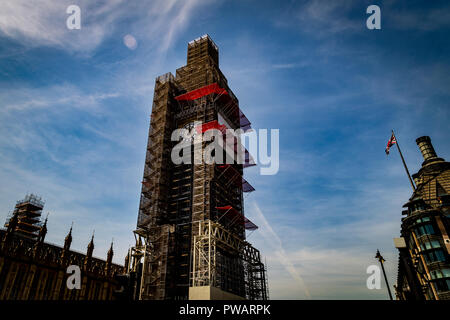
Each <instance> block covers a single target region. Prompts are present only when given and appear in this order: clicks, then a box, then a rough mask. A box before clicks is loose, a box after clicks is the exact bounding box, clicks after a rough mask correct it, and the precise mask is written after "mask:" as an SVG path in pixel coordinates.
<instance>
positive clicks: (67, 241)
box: [64, 223, 73, 251]
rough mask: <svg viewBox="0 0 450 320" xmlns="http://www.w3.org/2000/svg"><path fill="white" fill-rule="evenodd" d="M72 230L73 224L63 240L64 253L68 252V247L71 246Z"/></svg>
mask: <svg viewBox="0 0 450 320" xmlns="http://www.w3.org/2000/svg"><path fill="white" fill-rule="evenodd" d="M72 228H73V223H72V225H71V226H70V230H69V233H68V234H67V236H66V238H65V239H64V251H69V250H70V245H71V244H72Z"/></svg>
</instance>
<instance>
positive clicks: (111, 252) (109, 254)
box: [105, 241, 114, 275]
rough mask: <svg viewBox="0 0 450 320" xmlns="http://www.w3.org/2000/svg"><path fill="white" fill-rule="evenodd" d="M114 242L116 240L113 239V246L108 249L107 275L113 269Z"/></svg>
mask: <svg viewBox="0 0 450 320" xmlns="http://www.w3.org/2000/svg"><path fill="white" fill-rule="evenodd" d="M113 242H114V241H111V247H110V248H109V250H108V254H107V258H106V267H105V272H106V274H107V275H108V274H109V272H110V271H111V266H112V258H113V255H114V250H113Z"/></svg>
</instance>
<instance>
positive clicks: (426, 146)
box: [416, 136, 444, 166]
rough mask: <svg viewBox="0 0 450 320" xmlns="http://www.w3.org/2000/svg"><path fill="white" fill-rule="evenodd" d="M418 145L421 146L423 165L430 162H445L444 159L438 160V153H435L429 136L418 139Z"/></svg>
mask: <svg viewBox="0 0 450 320" xmlns="http://www.w3.org/2000/svg"><path fill="white" fill-rule="evenodd" d="M416 143H417V145H418V146H419V149H420V152H422V156H423V159H424V162H423V163H422V166H423V165H426V164H428V163H430V162H435V161H443V160H444V159H441V158H438V156H437V155H436V151H434V148H433V145H432V144H431V139H430V137H429V136H423V137H420V138H417V139H416Z"/></svg>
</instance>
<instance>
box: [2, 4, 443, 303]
mask: <svg viewBox="0 0 450 320" xmlns="http://www.w3.org/2000/svg"><path fill="white" fill-rule="evenodd" d="M71 4H77V5H79V6H80V7H81V19H82V22H81V30H68V29H67V28H66V19H67V17H68V14H66V8H67V7H68V6H69V5H71ZM371 4H377V5H379V6H380V7H381V20H382V21H381V24H382V25H381V26H382V29H381V30H374V31H371V30H368V29H367V28H366V18H367V16H368V15H367V14H366V13H365V12H366V8H367V7H368V6H369V5H371ZM449 29H450V6H449V4H448V3H447V2H446V1H432V2H431V1H427V2H426V1H356V0H355V1H318V0H315V1H285V2H279V1H199V0H194V1H188V0H186V1H174V0H173V1H170V0H169V1H167V0H165V1H163V0H155V1H133V0H132V1H130V0H129V1H125V0H108V1H106V0H105V1H95V3H94V2H93V1H80V0H70V1H66V0H61V1H57V2H55V1H50V0H41V1H36V2H33V1H26V0H6V1H2V2H1V3H0V220H1V221H2V223H3V221H4V220H5V219H6V216H7V214H8V212H10V211H11V210H12V209H13V207H14V204H15V201H16V200H18V199H20V198H22V197H23V196H24V195H25V194H26V193H27V192H34V193H37V194H39V195H41V196H42V197H43V198H44V199H45V200H46V205H45V212H49V213H50V216H49V233H48V236H47V239H48V241H50V242H53V243H57V244H62V242H63V239H64V236H65V234H66V233H67V231H68V229H69V228H70V224H71V223H72V221H73V222H74V242H73V246H72V247H73V249H75V250H77V251H85V250H86V246H87V243H88V241H89V238H90V235H91V234H92V232H93V230H95V240H96V241H95V245H96V247H95V250H94V255H95V256H98V257H103V258H104V257H106V251H107V250H108V247H109V244H110V242H111V240H112V238H114V244H115V257H114V260H115V262H118V263H123V258H124V255H125V252H126V250H127V249H128V246H129V245H132V244H133V236H132V230H133V229H134V227H135V223H136V218H137V210H138V202H139V192H140V187H141V184H140V181H141V177H142V173H143V166H144V158H145V146H146V139H147V131H148V125H149V115H150V111H151V102H152V97H153V87H154V79H155V77H156V76H158V75H161V74H163V73H166V72H169V71H170V72H172V73H174V72H175V69H176V68H178V67H180V66H183V65H184V64H185V63H186V60H185V59H186V49H187V42H189V41H190V40H193V39H195V38H197V37H199V36H201V35H203V34H205V33H207V34H209V35H210V36H211V37H212V38H213V40H214V41H215V42H216V44H217V45H218V46H219V52H220V67H221V70H222V71H223V72H224V74H225V75H226V76H227V78H228V81H229V84H230V87H231V88H232V90H233V92H234V93H235V94H236V95H237V97H238V98H239V100H240V105H241V107H242V109H243V110H244V112H245V113H246V115H247V117H248V118H249V119H250V121H251V122H252V126H253V128H256V129H258V128H268V129H270V128H274V129H280V171H279V173H278V174H277V175H274V176H261V175H259V170H258V168H249V169H247V170H248V171H246V178H247V180H248V181H249V182H250V183H251V184H252V185H253V186H254V187H255V188H256V191H255V192H253V193H251V194H250V195H248V196H247V197H246V198H245V213H246V215H247V216H249V217H250V218H251V219H253V220H254V222H255V223H256V224H258V225H259V226H260V228H259V230H257V231H255V232H253V233H252V234H251V235H249V241H250V242H252V243H253V244H254V246H256V247H257V248H259V249H260V250H261V252H262V254H263V255H264V257H265V259H266V261H267V264H268V275H269V287H270V296H271V298H272V299H307V298H312V299H386V298H387V294H386V291H385V287H384V284H383V286H382V290H368V289H367V288H366V279H367V274H366V268H367V267H368V266H369V265H371V264H375V263H376V260H375V259H374V256H375V252H376V249H377V248H379V249H380V251H381V252H382V254H383V255H384V256H385V258H386V260H387V263H386V268H387V272H388V275H389V281H390V284H391V285H392V284H394V282H395V278H396V270H397V252H396V249H395V248H394V247H393V242H392V238H393V237H397V236H398V235H399V230H400V218H401V206H402V205H403V204H404V203H405V202H406V201H407V199H408V197H409V196H410V194H411V187H410V185H409V182H408V179H407V177H406V175H405V173H404V170H403V168H402V164H401V161H400V159H399V156H398V154H397V152H396V151H395V152H392V153H391V155H390V156H389V157H386V155H385V153H384V147H385V145H386V142H387V140H388V138H389V135H390V130H391V129H393V128H394V129H395V130H396V133H397V137H398V140H399V142H400V146H401V147H402V151H403V153H404V156H405V158H406V162H407V164H408V166H409V168H410V171H411V172H416V171H417V170H418V169H419V167H420V164H421V162H422V159H421V155H420V152H419V150H418V148H417V146H416V144H415V139H416V138H417V137H419V136H422V135H429V136H431V138H432V142H433V144H434V146H435V149H436V150H437V152H438V154H439V155H440V156H442V157H444V158H446V159H449V158H450V144H449V134H450V128H449V126H448V119H449V116H450V105H449V93H450V90H449V85H450V54H449V53H450V52H449V51H450V50H449V49H450V44H449V42H448V32H449ZM127 34H130V35H132V36H133V37H134V38H135V39H136V40H137V47H136V48H134V49H130V48H128V47H127V46H125V45H124V41H123V38H124V36H125V35H127Z"/></svg>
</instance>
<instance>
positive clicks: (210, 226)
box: [191, 220, 268, 300]
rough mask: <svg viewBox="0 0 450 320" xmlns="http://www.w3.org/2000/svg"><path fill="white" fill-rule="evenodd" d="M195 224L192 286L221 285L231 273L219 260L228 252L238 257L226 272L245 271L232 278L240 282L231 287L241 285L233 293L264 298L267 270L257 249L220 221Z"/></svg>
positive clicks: (257, 298) (251, 297)
mask: <svg viewBox="0 0 450 320" xmlns="http://www.w3.org/2000/svg"><path fill="white" fill-rule="evenodd" d="M197 225H198V233H197V235H196V236H194V242H193V257H192V260H193V262H192V274H191V286H192V287H201V286H212V287H217V288H219V289H220V288H223V281H224V280H223V279H222V278H223V277H227V276H230V275H229V274H228V275H227V274H224V272H223V265H222V264H219V263H218V261H219V260H224V259H223V257H226V256H227V255H230V256H234V257H237V259H235V260H234V261H233V262H234V264H235V265H234V266H231V268H230V266H228V269H230V270H229V271H233V269H243V270H244V277H242V278H241V279H239V277H236V278H235V279H234V281H238V282H241V283H238V285H235V286H234V287H235V288H241V289H242V292H235V293H236V294H238V295H241V296H244V297H245V298H246V299H250V300H266V299H267V298H268V293H267V280H266V277H265V274H266V269H265V267H264V264H263V263H262V262H261V256H260V253H259V251H258V250H257V249H255V248H254V247H253V246H252V245H251V244H250V243H248V242H247V241H245V240H242V239H240V238H239V237H237V236H236V235H235V234H233V233H232V232H230V231H229V230H227V229H225V228H224V227H223V226H222V225H220V224H219V223H216V222H213V221H211V220H205V221H199V222H197Z"/></svg>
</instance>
